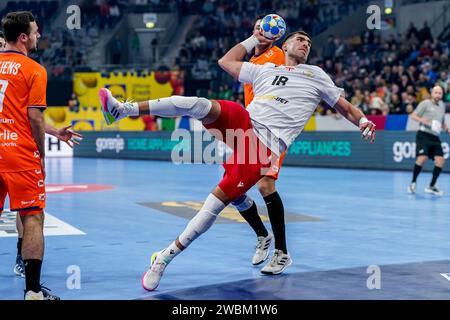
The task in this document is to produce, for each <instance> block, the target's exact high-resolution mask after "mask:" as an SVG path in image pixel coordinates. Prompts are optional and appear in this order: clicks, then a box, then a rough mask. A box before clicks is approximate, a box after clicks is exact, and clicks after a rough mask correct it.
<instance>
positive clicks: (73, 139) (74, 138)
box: [0, 31, 83, 278]
mask: <svg viewBox="0 0 450 320" xmlns="http://www.w3.org/2000/svg"><path fill="white" fill-rule="evenodd" d="M5 48H6V40H5V37H4V35H3V32H1V31H0V51H3V50H4V49H5ZM45 132H46V133H48V134H50V135H53V136H55V137H56V138H58V139H59V140H61V141H64V142H66V143H67V144H68V145H69V146H70V147H73V145H74V144H79V141H81V140H82V138H83V136H82V135H81V134H79V133H78V132H75V131H73V130H72V129H71V126H67V127H64V128H61V129H57V128H55V127H53V126H51V125H49V124H48V123H46V124H45ZM1 214H2V212H1V210H0V216H1ZM16 228H17V235H18V238H17V255H16V263H15V265H14V269H13V271H14V273H15V274H16V275H18V276H21V277H23V278H25V266H24V263H23V258H22V238H23V225H22V221H21V219H20V214H19V212H17V215H16Z"/></svg>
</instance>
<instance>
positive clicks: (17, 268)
mask: <svg viewBox="0 0 450 320" xmlns="http://www.w3.org/2000/svg"><path fill="white" fill-rule="evenodd" d="M14 273H15V274H16V276H20V277H22V278H25V264H24V263H23V259H22V256H21V255H20V254H18V255H17V257H16V264H15V265H14Z"/></svg>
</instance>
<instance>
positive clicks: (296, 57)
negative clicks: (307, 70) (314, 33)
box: [291, 53, 307, 64]
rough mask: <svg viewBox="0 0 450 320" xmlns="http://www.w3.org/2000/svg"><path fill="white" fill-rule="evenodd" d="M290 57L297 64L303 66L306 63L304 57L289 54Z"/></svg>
mask: <svg viewBox="0 0 450 320" xmlns="http://www.w3.org/2000/svg"><path fill="white" fill-rule="evenodd" d="M291 57H292V58H293V59H294V60H295V61H297V62H298V64H303V63H306V60H307V56H306V57H305V56H304V55H299V54H295V53H294V54H291Z"/></svg>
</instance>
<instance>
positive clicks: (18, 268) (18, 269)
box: [14, 212, 25, 278]
mask: <svg viewBox="0 0 450 320" xmlns="http://www.w3.org/2000/svg"><path fill="white" fill-rule="evenodd" d="M16 229H17V256H16V264H15V265H14V273H15V274H16V275H18V276H21V277H22V278H24V277H25V266H24V264H23V259H22V239H23V224H22V219H20V214H19V213H18V212H17V214H16Z"/></svg>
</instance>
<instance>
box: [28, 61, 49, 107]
mask: <svg viewBox="0 0 450 320" xmlns="http://www.w3.org/2000/svg"><path fill="white" fill-rule="evenodd" d="M30 80H31V81H30V96H29V99H28V107H39V108H46V107H47V71H46V70H45V69H44V68H42V67H41V68H39V69H37V70H36V71H35V72H34V73H33V75H32V76H31V79H30Z"/></svg>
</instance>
